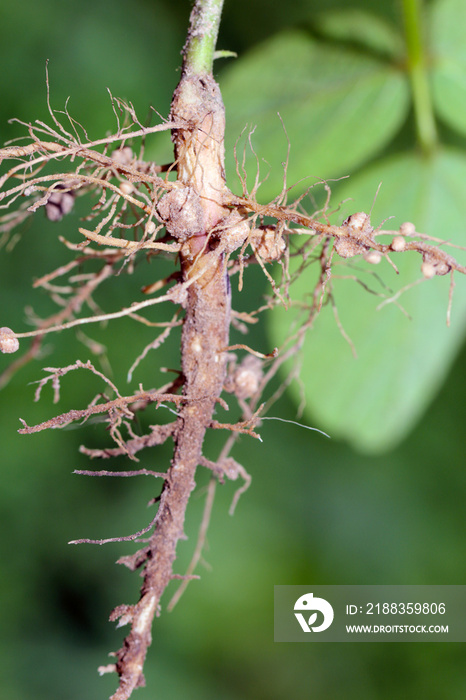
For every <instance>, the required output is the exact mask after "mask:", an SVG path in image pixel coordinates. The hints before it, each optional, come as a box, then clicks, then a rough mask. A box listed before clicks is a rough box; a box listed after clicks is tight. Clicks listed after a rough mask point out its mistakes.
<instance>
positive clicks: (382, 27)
mask: <svg viewBox="0 0 466 700" xmlns="http://www.w3.org/2000/svg"><path fill="white" fill-rule="evenodd" d="M312 26H313V27H315V28H316V29H318V30H319V31H320V32H321V33H322V34H324V35H325V36H326V37H329V38H331V39H333V40H334V41H346V42H351V43H353V44H361V45H362V46H363V47H365V48H369V49H371V50H372V51H373V52H374V53H376V54H378V55H380V54H386V55H387V56H392V57H394V58H397V57H399V56H400V55H402V52H403V48H404V47H403V42H402V38H401V35H400V32H399V31H397V29H396V28H395V27H394V26H393V25H391V24H389V23H388V22H387V21H386V20H385V19H384V18H382V17H380V16H378V15H375V14H372V13H370V12H365V11H364V10H361V9H358V8H356V7H349V8H344V9H341V10H339V9H334V10H332V11H331V12H323V13H322V14H319V15H317V16H316V17H313V19H312Z"/></svg>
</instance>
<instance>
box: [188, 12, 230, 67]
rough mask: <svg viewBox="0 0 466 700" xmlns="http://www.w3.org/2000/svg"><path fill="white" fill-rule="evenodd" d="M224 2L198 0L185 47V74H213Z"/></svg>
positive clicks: (192, 14)
mask: <svg viewBox="0 0 466 700" xmlns="http://www.w3.org/2000/svg"><path fill="white" fill-rule="evenodd" d="M222 7H223V0H196V2H195V3H194V7H193V9H192V12H191V17H190V26H189V32H188V38H187V41H186V44H185V47H184V52H183V53H184V62H183V72H184V73H190V74H192V73H196V74H197V75H201V74H203V73H204V74H205V73H212V66H213V62H214V52H215V45H216V43H217V36H218V28H219V25H220V17H221V15H222Z"/></svg>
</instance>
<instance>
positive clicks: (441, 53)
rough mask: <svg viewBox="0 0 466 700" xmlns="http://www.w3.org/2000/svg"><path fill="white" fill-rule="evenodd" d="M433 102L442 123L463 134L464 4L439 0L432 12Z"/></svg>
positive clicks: (465, 112)
mask: <svg viewBox="0 0 466 700" xmlns="http://www.w3.org/2000/svg"><path fill="white" fill-rule="evenodd" d="M431 22H432V29H431V34H432V49H433V58H434V69H433V98H434V106H435V110H436V111H437V112H438V114H439V115H440V116H441V117H442V119H444V121H445V122H446V123H447V124H449V126H452V127H453V128H454V129H458V131H460V132H461V133H462V134H464V133H466V42H465V40H464V32H465V27H466V3H464V1H463V0H441V2H437V3H436V4H435V5H434V6H433V8H432V17H431Z"/></svg>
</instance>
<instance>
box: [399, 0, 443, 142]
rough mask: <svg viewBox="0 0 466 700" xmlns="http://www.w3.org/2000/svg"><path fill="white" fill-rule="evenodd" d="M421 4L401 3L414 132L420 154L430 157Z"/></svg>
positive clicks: (431, 124)
mask: <svg viewBox="0 0 466 700" xmlns="http://www.w3.org/2000/svg"><path fill="white" fill-rule="evenodd" d="M421 4H422V0H402V8H403V18H404V25H405V36H406V50H407V58H408V70H409V75H410V80H411V88H412V92H413V102H414V114H415V120H416V131H417V136H418V139H419V143H420V145H421V148H422V150H423V152H424V153H425V154H426V155H430V154H431V153H432V152H433V150H434V149H435V146H436V144H437V128H436V125H435V117H434V112H433V108H432V100H431V93H430V86H429V81H428V73H427V65H426V51H425V46H424V34H423V22H422V19H423V17H422V15H423V12H422V6H421Z"/></svg>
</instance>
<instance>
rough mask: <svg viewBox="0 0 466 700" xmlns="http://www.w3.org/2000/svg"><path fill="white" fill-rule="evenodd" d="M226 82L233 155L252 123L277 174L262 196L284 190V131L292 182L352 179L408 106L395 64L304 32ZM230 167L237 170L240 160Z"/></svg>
mask: <svg viewBox="0 0 466 700" xmlns="http://www.w3.org/2000/svg"><path fill="white" fill-rule="evenodd" d="M220 85H221V88H222V92H223V98H224V101H225V106H226V113H227V139H226V152H227V154H229V153H232V152H233V147H234V145H235V142H236V141H237V139H238V137H239V136H240V134H241V132H242V131H243V129H244V128H245V127H247V125H249V126H251V124H253V125H256V126H257V128H256V130H255V133H254V136H253V139H252V142H253V146H254V149H255V151H256V152H257V154H258V156H259V158H260V159H265V160H266V161H267V162H268V163H269V164H270V166H271V169H272V172H273V173H274V175H273V176H272V175H271V176H270V179H269V180H268V181H267V183H266V184H264V185H263V186H262V188H261V190H260V195H261V198H262V199H269V198H273V197H275V196H276V195H277V194H278V193H279V192H280V191H281V188H282V183H283V177H282V169H281V168H280V165H279V164H280V163H282V162H283V161H285V159H286V154H287V138H286V134H285V132H284V127H285V129H286V133H287V134H288V137H289V140H290V143H291V155H290V165H289V168H288V178H287V181H288V183H289V184H292V183H294V182H297V181H298V180H300V179H301V178H308V177H309V176H310V175H311V176H313V177H318V178H331V177H338V176H341V175H345V174H347V173H348V172H350V171H351V169H354V168H355V167H356V166H358V165H360V164H361V163H363V162H365V161H366V160H367V159H368V158H369V157H370V156H372V155H373V154H374V153H377V152H378V151H379V150H380V149H382V148H383V147H384V146H385V145H386V144H387V142H389V141H390V139H391V138H392V136H393V135H394V133H395V132H396V131H397V130H398V129H399V127H400V125H401V124H402V122H403V120H404V119H405V117H406V114H407V111H408V108H409V88H408V83H407V81H406V79H405V76H404V75H403V74H402V73H400V72H399V71H398V70H397V69H395V68H394V67H393V66H392V65H390V64H389V63H386V62H384V61H382V60H380V59H377V58H375V57H373V56H372V55H370V54H365V55H364V54H362V53H361V51H359V52H357V51H354V50H350V49H346V48H339V47H333V46H328V45H326V44H324V43H319V42H316V41H314V40H312V39H310V38H309V37H308V36H307V35H306V34H304V33H301V32H286V33H281V34H279V35H277V36H275V37H274V38H273V39H271V40H269V41H267V42H265V43H263V44H262V45H260V46H259V47H257V48H256V49H254V50H253V51H251V52H250V53H249V54H247V55H246V56H244V57H242V58H240V59H238V60H237V61H236V62H235V63H234V64H233V65H232V66H231V67H230V68H229V69H228V70H226V71H225V72H224V73H223V74H222V79H221V81H220ZM277 113H279V114H280V117H281V119H282V120H283V124H284V127H283V125H282V123H281V121H280V118H279V116H278V114H277ZM241 157H242V156H241V155H240V156H239V159H240V160H241ZM248 165H249V167H248V172H249V174H250V177H251V180H250V181H249V185H251V183H252V181H253V180H254V177H255V174H256V170H255V169H256V162H255V159H254V158H253V157H252V156H251V157H250V158H249V163H248ZM227 166H228V167H229V170H230V172H234V169H235V165H234V162H233V158H230V160H229V161H228V162H227ZM277 166H278V167H277ZM263 170H264V169H263ZM264 174H265V173H262V176H263V175H264ZM308 184H309V181H308ZM303 187H304V185H303Z"/></svg>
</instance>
